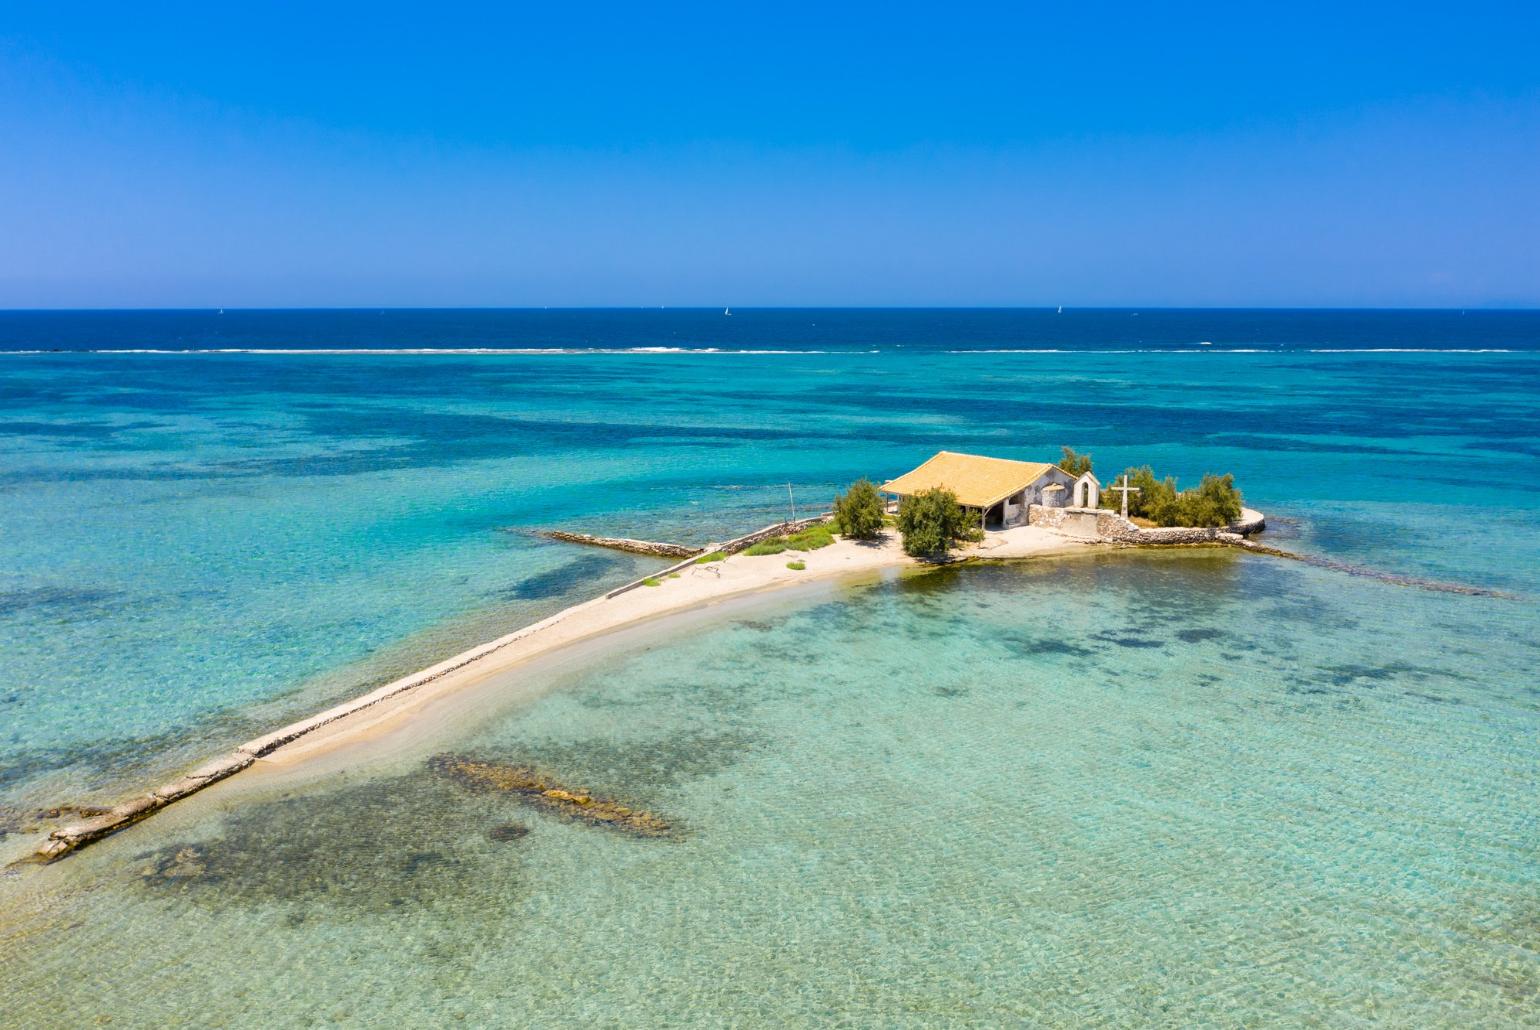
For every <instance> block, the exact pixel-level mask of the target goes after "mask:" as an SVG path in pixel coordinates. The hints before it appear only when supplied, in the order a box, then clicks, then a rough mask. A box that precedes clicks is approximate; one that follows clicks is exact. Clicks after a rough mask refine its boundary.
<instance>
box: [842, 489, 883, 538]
mask: <svg viewBox="0 0 1540 1030" xmlns="http://www.w3.org/2000/svg"><path fill="white" fill-rule="evenodd" d="M886 507H887V506H886V505H884V504H883V503H882V495H881V494H879V493H878V492H877V486H876V484H874V483H873V482H872V481H871V480H870V479H858V480H856V481H855V482H854V483H851V484H850V489H849V490H847V491H845V492H844V493H842V494H838V495H836V496H835V498H834V526H835V528H837V529H838V530H839V533H840V535H841V536H845V537H849V538H850V539H852V540H875V539H877V538H878V537H879V536H881V535H882V523H883V516H884V515H885V514H886Z"/></svg>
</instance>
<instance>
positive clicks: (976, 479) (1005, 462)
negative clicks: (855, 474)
mask: <svg viewBox="0 0 1540 1030" xmlns="http://www.w3.org/2000/svg"><path fill="white" fill-rule="evenodd" d="M1051 468H1053V466H1052V465H1048V464H1045V463H1043V462H1040V461H1011V460H1009V459H1007V458H985V457H983V456H981V455H978V454H958V453H957V452H956V451H940V452H938V453H937V454H936V456H935V457H934V458H931V459H930V460H929V461H927V462H926V463H925V464H923V465H921V466H920V467H919V468H917V469H915V470H914V471H913V472H905V473H904V474H903V475H901V476H899V477H898V478H897V479H894V480H891V481H889V482H887V483H884V484H882V490H883V491H884V492H885V493H890V494H917V493H919V492H920V491H922V490H930V489H932V488H934V487H938V486H939V487H944V488H945V489H947V490H950V491H952V493H954V494H956V495H957V503H959V504H965V505H967V506H968V507H970V508H987V507H989V506H990V505H991V504H994V503H995V502H996V501H1000V500H1003V499H1005V498H1007V497H1009V496H1010V495H1011V494H1013V493H1015V492H1016V491H1018V490H1021V489H1024V488H1026V487H1028V486H1031V485H1032V484H1033V483H1034V482H1036V481H1037V479H1038V477H1040V476H1041V475H1042V474H1043V473H1045V472H1047V471H1048V470H1049V469H1051Z"/></svg>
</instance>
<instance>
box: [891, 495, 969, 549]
mask: <svg viewBox="0 0 1540 1030" xmlns="http://www.w3.org/2000/svg"><path fill="white" fill-rule="evenodd" d="M898 531H899V533H901V534H902V535H903V538H904V553H905V554H909V555H913V556H915V557H916V558H940V557H945V555H946V553H947V552H948V551H950V550H951V549H952V545H953V544H955V543H957V542H958V541H959V540H972V539H976V536H977V531H976V530H975V529H974V528H973V522H972V519H970V518H969V516H968V513H967V512H965V511H963V509H962V507H961V506H960V505H958V503H957V495H956V494H954V493H952V491H950V490H947V489H945V488H943V487H939V486H938V487H935V488H933V489H930V490H922V491H920V492H919V493H917V494H914V495H912V496H909V497H905V498H904V499H903V501H902V502H901V503H900V504H899V506H898Z"/></svg>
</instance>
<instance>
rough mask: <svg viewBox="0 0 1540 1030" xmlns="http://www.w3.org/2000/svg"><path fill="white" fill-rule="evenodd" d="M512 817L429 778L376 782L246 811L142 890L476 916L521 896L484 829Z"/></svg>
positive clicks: (338, 909)
mask: <svg viewBox="0 0 1540 1030" xmlns="http://www.w3.org/2000/svg"><path fill="white" fill-rule="evenodd" d="M507 814H511V806H509V805H507V803H506V802H501V801H500V800H499V799H497V798H492V797H485V796H481V797H476V796H472V795H468V794H464V793H461V792H458V791H452V790H445V789H444V784H443V782H442V781H441V780H439V779H438V778H436V777H433V776H430V775H427V774H426V773H413V774H409V775H406V776H399V777H394V778H390V779H384V780H374V781H369V782H365V783H360V784H356V785H350V786H347V787H343V788H341V789H340V790H336V791H332V792H330V793H327V794H322V795H305V796H302V797H289V798H282V799H278V800H274V801H268V802H263V803H261V804H256V805H252V806H250V807H247V808H243V809H241V810H239V811H238V812H237V813H235V814H234V815H232V816H231V817H230V818H229V819H228V821H227V822H226V824H225V826H224V832H223V834H222V835H221V836H219V837H218V838H215V839H211V840H204V841H182V842H178V843H173V844H169V845H167V846H165V847H163V848H159V849H156V850H155V851H152V852H148V853H146V854H143V855H141V856H139V857H140V858H141V859H142V860H143V861H144V863H145V864H144V865H143V866H141V867H140V870H139V872H140V882H141V884H142V885H143V887H144V888H145V889H146V890H148V891H151V892H154V893H157V894H168V895H175V896H177V897H179V898H183V899H185V900H187V901H189V902H191V903H194V904H197V905H200V906H204V907H208V908H212V909H227V908H236V907H248V906H252V905H264V904H272V903H287V904H294V905H298V906H303V907H304V908H305V909H307V910H309V909H311V908H312V907H313V906H325V907H326V908H327V910H328V912H329V913H330V914H332V915H336V914H345V913H350V912H352V913H384V912H391V911H396V910H400V909H402V908H404V907H406V906H412V907H416V908H445V907H447V908H451V909H456V910H462V909H463V910H474V909H476V908H478V907H480V906H483V905H486V904H489V903H492V902H491V901H490V899H491V898H493V897H495V898H497V899H499V902H498V903H505V902H506V899H507V898H508V897H509V893H510V890H517V887H518V876H517V869H516V868H510V867H508V866H507V865H504V864H499V865H497V867H496V870H495V871H496V875H495V876H489V875H488V873H489V871H490V870H489V869H488V868H487V866H486V865H485V862H486V861H487V858H486V856H487V855H488V854H490V853H494V852H489V850H488V849H490V848H492V845H491V843H490V842H488V841H487V840H486V837H485V834H484V833H483V832H482V830H481V829H480V828H481V827H484V826H486V824H487V819H488V816H491V817H492V818H494V819H496V818H498V817H499V816H504V817H506V815H507ZM495 853H496V854H507V855H516V854H518V853H519V851H518V850H517V849H516V850H514V851H511V852H509V851H502V850H498V851H496V852H495Z"/></svg>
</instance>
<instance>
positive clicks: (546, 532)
mask: <svg viewBox="0 0 1540 1030" xmlns="http://www.w3.org/2000/svg"><path fill="white" fill-rule="evenodd" d="M539 535H540V536H543V537H546V538H547V539H549V540H560V541H561V542H562V543H567V544H588V545H589V546H590V547H608V548H609V549H610V550H612V551H626V552H627V553H630V554H646V555H650V556H652V557H654V558H693V557H695V555H697V554H700V553H701V549H700V548H699V547H686V546H685V545H683V544H665V543H659V542H658V541H656V540H632V539H631V538H629V537H620V536H594V535H593V534H591V533H569V532H567V531H566V530H564V529H542V530H540V531H539Z"/></svg>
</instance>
